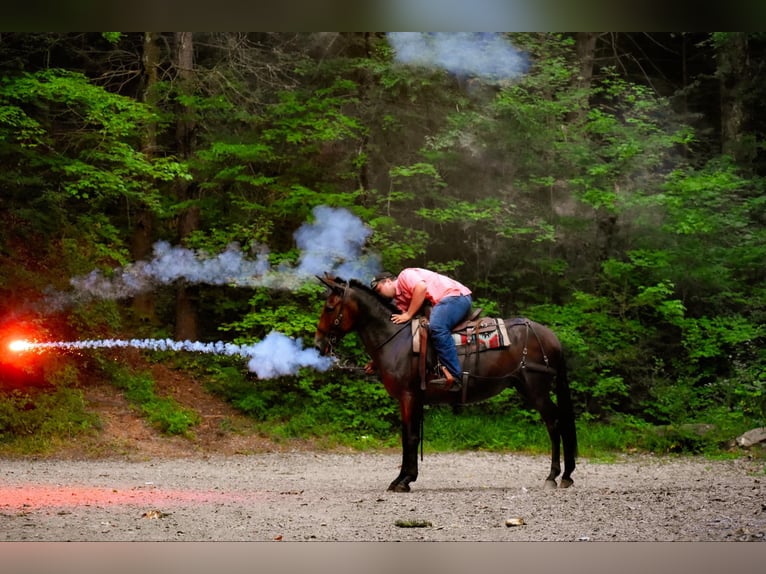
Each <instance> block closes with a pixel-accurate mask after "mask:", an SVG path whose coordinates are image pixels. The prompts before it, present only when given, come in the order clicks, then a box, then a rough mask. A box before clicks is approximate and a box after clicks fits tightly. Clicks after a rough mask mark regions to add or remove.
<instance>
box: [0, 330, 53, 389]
mask: <svg viewBox="0 0 766 574" xmlns="http://www.w3.org/2000/svg"><path fill="white" fill-rule="evenodd" d="M43 338H44V333H43V332H42V331H41V329H39V328H37V327H35V326H34V325H32V324H30V323H28V322H25V321H21V320H15V321H5V322H0V394H2V393H5V392H7V391H12V390H15V389H25V388H30V387H44V386H47V385H48V383H47V382H46V381H45V368H46V363H45V360H44V357H41V355H40V354H39V353H36V352H33V351H34V350H35V347H34V345H35V341H39V340H41V339H43Z"/></svg>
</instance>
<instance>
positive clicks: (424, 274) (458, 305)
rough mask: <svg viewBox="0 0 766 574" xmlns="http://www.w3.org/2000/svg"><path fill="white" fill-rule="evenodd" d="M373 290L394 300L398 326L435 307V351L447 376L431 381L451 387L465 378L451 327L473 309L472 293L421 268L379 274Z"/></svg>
mask: <svg viewBox="0 0 766 574" xmlns="http://www.w3.org/2000/svg"><path fill="white" fill-rule="evenodd" d="M370 287H371V288H372V289H373V290H374V291H375V292H377V293H379V294H380V295H382V296H384V297H388V298H389V299H393V300H394V303H395V304H396V306H397V307H398V308H399V309H401V311H402V312H401V313H395V314H393V315H391V321H392V322H394V323H396V324H402V323H407V322H409V321H411V320H412V319H413V318H414V317H415V315H417V314H418V311H420V309H421V307H422V306H423V303H424V302H426V301H428V302H430V303H431V305H433V307H432V309H431V317H430V319H429V323H430V330H431V339H432V341H433V346H434V350H435V351H436V355H437V357H438V359H439V363H440V364H441V367H442V372H443V373H444V378H443V379H436V380H434V381H432V383H435V384H446V386H447V387H448V388H452V387H453V385H455V386H457V385H459V384H460V381H461V379H462V375H461V368H460V361H459V360H458V356H457V349H456V347H455V341H454V340H453V338H452V328H453V327H454V326H455V325H457V324H458V323H460V321H462V320H463V319H465V317H466V315H468V313H469V312H470V310H471V305H472V302H473V301H472V298H471V290H470V289H469V288H468V287H466V286H465V285H463V284H462V283H460V282H458V281H456V280H454V279H452V278H450V277H447V276H446V275H442V274H440V273H436V272H434V271H429V270H428V269H421V268H419V267H408V268H406V269H402V271H401V272H399V275H396V276H394V275H393V274H391V273H388V272H384V273H381V274H380V275H376V276H375V278H373V280H372V281H371V282H370Z"/></svg>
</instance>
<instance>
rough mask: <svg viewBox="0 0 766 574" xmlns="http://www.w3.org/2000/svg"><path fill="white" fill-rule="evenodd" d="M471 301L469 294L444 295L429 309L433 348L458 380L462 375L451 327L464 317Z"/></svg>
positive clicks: (442, 362) (469, 308)
mask: <svg viewBox="0 0 766 574" xmlns="http://www.w3.org/2000/svg"><path fill="white" fill-rule="evenodd" d="M472 303H473V300H472V299H471V296H470V295H458V296H455V297H445V298H444V299H442V300H441V301H439V302H438V303H437V304H436V305H434V307H433V309H431V320H430V326H431V339H432V340H433V343H434V349H435V350H436V354H437V355H438V356H439V361H440V362H441V364H442V365H443V366H445V367H446V368H447V370H448V371H449V372H450V373H452V376H453V377H455V378H457V379H458V380H460V379H461V378H462V375H461V368H460V361H459V360H458V358H457V349H456V348H455V341H454V340H453V339H452V327H454V326H455V325H457V324H458V323H459V322H460V321H461V320H462V319H464V318H465V316H466V315H467V314H468V312H469V311H470V310H471V304H472Z"/></svg>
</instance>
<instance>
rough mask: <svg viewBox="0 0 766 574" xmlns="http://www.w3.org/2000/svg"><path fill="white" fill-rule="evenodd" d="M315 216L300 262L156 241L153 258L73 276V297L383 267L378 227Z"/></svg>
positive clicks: (283, 280)
mask: <svg viewBox="0 0 766 574" xmlns="http://www.w3.org/2000/svg"><path fill="white" fill-rule="evenodd" d="M313 215H314V222H313V223H306V224H304V225H303V226H301V228H300V229H298V230H297V231H296V232H295V234H294V237H295V240H296V244H297V246H298V248H299V249H300V252H301V253H300V257H299V260H298V263H297V265H291V264H282V265H280V266H278V267H277V268H272V267H271V266H270V264H269V260H268V249H267V248H266V247H263V248H262V249H261V252H260V253H258V254H257V256H256V258H255V259H249V258H247V257H246V256H245V254H244V253H243V252H242V250H241V248H240V246H239V245H237V244H231V245H229V246H228V247H227V248H226V250H225V251H223V252H222V253H220V254H217V255H210V254H208V253H205V252H203V251H195V250H191V249H186V248H184V247H179V246H172V245H170V244H169V243H167V242H165V241H159V242H157V243H155V244H154V248H153V257H152V259H151V260H150V261H137V262H135V263H131V264H129V265H126V266H125V267H122V268H118V269H114V270H112V271H111V272H110V273H109V274H106V273H104V272H103V271H101V270H94V271H91V272H90V273H88V274H86V275H81V276H78V277H73V278H72V279H70V285H71V286H72V287H73V288H74V290H75V293H74V294H73V295H72V296H70V297H69V298H70V299H72V300H80V301H82V300H87V299H124V298H128V297H134V296H136V295H138V294H140V293H145V292H148V291H151V290H153V289H156V288H157V287H158V286H161V285H169V284H172V283H174V282H176V281H185V282H186V283H188V284H193V285H196V284H206V285H229V286H232V287H250V288H252V287H268V288H271V289H288V290H294V289H296V288H298V287H300V286H301V285H302V284H303V283H305V282H306V281H308V280H312V281H313V280H314V276H315V275H323V274H324V273H332V274H335V275H338V276H341V277H343V278H345V279H351V278H356V279H360V280H365V279H367V278H369V277H372V276H373V275H375V274H376V273H377V272H378V271H379V270H380V259H379V257H378V256H377V255H376V254H365V253H364V246H365V242H366V241H367V238H368V237H369V236H370V234H371V233H372V231H371V230H370V228H369V227H367V226H366V225H365V224H364V223H363V222H362V221H361V220H360V219H359V218H358V217H356V216H355V215H353V214H352V213H351V212H350V211H348V210H346V209H342V208H331V207H327V206H319V207H316V208H315V209H314V211H313ZM66 299H67V296H66V295H64V294H56V293H51V294H49V296H48V302H49V304H50V305H51V306H54V307H61V306H62V303H63V302H64V301H65V300H66Z"/></svg>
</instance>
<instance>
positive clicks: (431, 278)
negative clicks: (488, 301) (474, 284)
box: [394, 267, 471, 312]
mask: <svg viewBox="0 0 766 574" xmlns="http://www.w3.org/2000/svg"><path fill="white" fill-rule="evenodd" d="M420 281H425V282H426V300H428V301H430V302H431V304H433V305H436V304H437V303H438V302H439V301H441V300H442V299H444V298H445V297H454V296H458V295H470V294H471V290H470V289H469V288H468V287H466V286H465V285H463V284H462V283H459V282H458V281H455V280H454V279H450V278H449V277H445V276H444V275H440V274H439V273H434V272H433V271H429V270H428V269H420V268H419V267H409V268H407V269H402V271H401V272H400V273H399V275H398V276H397V278H396V295H395V296H394V302H395V303H396V306H397V307H399V309H401V310H402V311H404V312H406V311H407V309H408V307H409V304H410V301H411V300H412V290H413V289H414V287H415V285H417V284H418V283H419V282H420Z"/></svg>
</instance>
